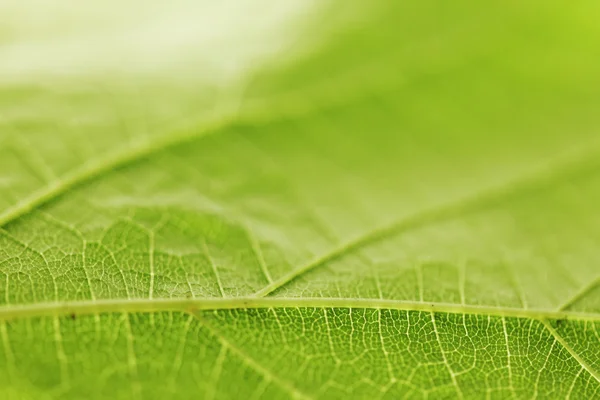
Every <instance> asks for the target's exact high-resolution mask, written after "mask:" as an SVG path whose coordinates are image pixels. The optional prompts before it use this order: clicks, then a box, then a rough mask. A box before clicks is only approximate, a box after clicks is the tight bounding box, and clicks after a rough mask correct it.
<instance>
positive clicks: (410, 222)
mask: <svg viewBox="0 0 600 400" xmlns="http://www.w3.org/2000/svg"><path fill="white" fill-rule="evenodd" d="M598 159H600V148H597V147H596V146H592V150H591V151H590V150H587V149H586V150H584V151H583V154H582V153H581V152H576V153H574V154H569V156H568V157H565V158H564V159H562V160H561V161H560V162H558V163H555V164H553V165H549V166H547V167H546V168H543V169H541V170H538V171H534V172H533V173H531V174H529V175H527V176H525V177H524V178H521V179H518V180H514V181H509V182H508V183H504V184H501V185H498V186H496V187H492V188H490V189H488V190H484V191H483V192H478V193H475V194H474V195H471V196H467V197H464V198H462V199H459V200H458V201H455V202H451V203H446V204H442V205H441V206H438V207H437V208H433V209H430V210H426V211H424V212H421V213H418V214H415V215H412V216H408V217H405V218H403V219H400V220H396V221H393V222H392V223H391V224H389V225H386V226H382V227H379V228H376V229H374V230H371V231H369V232H367V233H365V234H363V235H361V236H359V237H357V238H355V239H354V240H351V241H349V242H346V243H344V244H342V245H341V246H339V247H337V248H335V249H333V250H332V251H330V252H329V253H326V254H324V255H322V256H320V257H318V258H316V259H314V260H313V261H311V262H309V263H308V264H305V265H302V266H300V267H298V268H296V269H294V270H292V271H291V272H289V273H288V274H286V275H283V276H282V277H281V278H279V279H277V280H275V281H273V282H272V283H270V284H268V285H266V286H265V287H264V288H262V289H261V290H259V291H257V292H256V293H255V294H254V296H256V297H264V296H267V295H269V294H271V293H273V292H274V291H276V290H277V289H280V288H282V287H283V286H285V285H287V284H288V283H290V282H292V281H293V280H295V279H297V278H298V277H300V276H302V275H304V274H306V273H308V272H310V271H311V270H314V269H315V268H317V267H319V266H322V265H324V264H326V263H328V262H330V261H333V260H336V259H339V258H341V257H343V256H345V255H347V254H350V253H353V252H356V251H357V250H360V249H361V248H364V247H367V246H369V245H371V244H373V243H377V242H379V241H382V240H385V239H387V238H389V237H392V236H394V235H398V234H400V233H403V232H406V231H409V230H411V229H415V228H418V227H422V226H425V225H428V224H432V223H436V222H439V221H442V220H445V219H450V218H456V217H459V216H462V215H465V214H468V213H473V212H477V211H481V210H483V209H486V208H489V207H491V206H493V205H494V204H497V203H498V202H501V201H502V200H505V199H507V198H510V197H512V196H517V195H521V196H522V195H523V194H524V193H530V192H532V191H533V192H534V191H539V190H543V189H547V188H551V187H553V186H555V185H558V184H560V183H561V182H570V181H572V179H573V177H575V176H578V175H580V174H582V173H583V172H585V171H587V170H590V169H591V170H596V169H597V168H599V167H600V164H599V163H598Z"/></svg>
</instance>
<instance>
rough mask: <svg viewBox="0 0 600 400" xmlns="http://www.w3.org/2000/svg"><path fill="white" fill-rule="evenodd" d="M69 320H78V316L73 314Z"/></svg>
mask: <svg viewBox="0 0 600 400" xmlns="http://www.w3.org/2000/svg"><path fill="white" fill-rule="evenodd" d="M69 318H71V319H72V320H76V319H77V315H75V313H71V314H70V315H69Z"/></svg>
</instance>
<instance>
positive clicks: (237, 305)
mask: <svg viewBox="0 0 600 400" xmlns="http://www.w3.org/2000/svg"><path fill="white" fill-rule="evenodd" d="M250 308H372V309H389V310H400V311H426V312H436V313H449V314H474V315H485V316H497V317H513V318H528V319H536V320H543V319H555V320H558V319H568V320H577V321H592V322H600V313H584V312H575V311H561V310H546V309H522V308H512V307H492V306H483V305H481V306H480V305H460V304H452V303H436V302H421V301H405V300H388V299H354V298H320V297H314V298H282V297H263V298H261V297H237V298H205V299H197V298H196V299H192V298H176V299H113V300H96V301H91V300H87V301H67V302H48V303H37V304H27V305H16V306H4V307H0V320H9V319H16V318H31V317H43V316H65V315H71V316H77V315H88V314H99V313H113V312H132V313H149V312H160V311H183V312H193V311H198V310H233V309H250Z"/></svg>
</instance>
